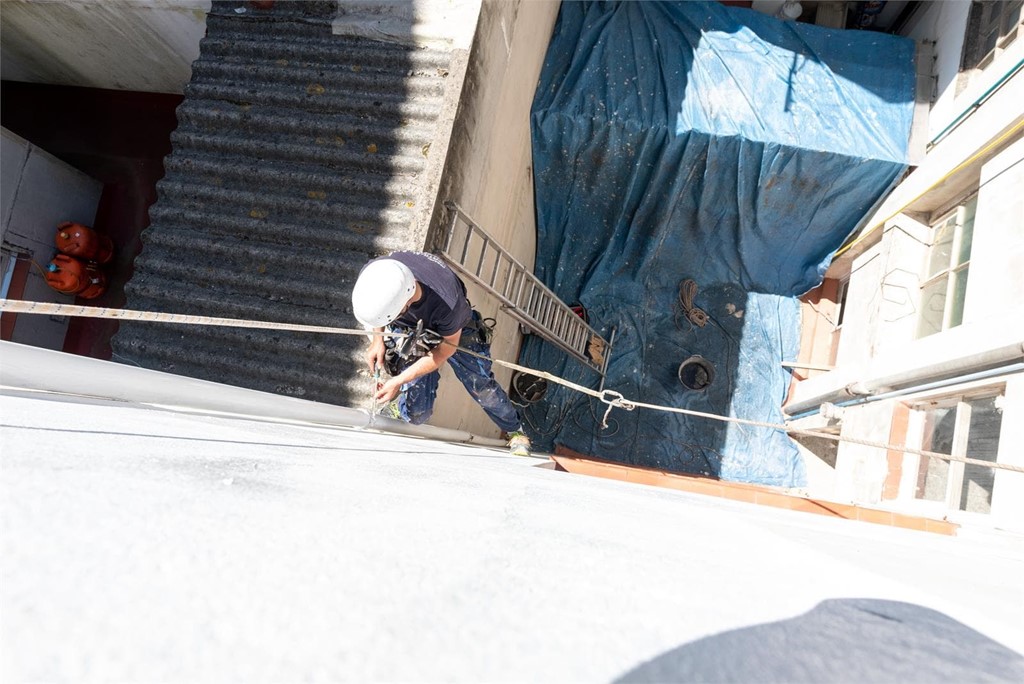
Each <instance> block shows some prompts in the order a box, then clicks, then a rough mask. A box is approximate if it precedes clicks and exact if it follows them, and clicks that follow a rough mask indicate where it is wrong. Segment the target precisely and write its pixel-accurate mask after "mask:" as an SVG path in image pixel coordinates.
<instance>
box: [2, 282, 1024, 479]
mask: <svg viewBox="0 0 1024 684" xmlns="http://www.w3.org/2000/svg"><path fill="white" fill-rule="evenodd" d="M0 311H10V312H12V313H28V314H46V315H57V316H84V317H87V318H112V319H116V320H136V321H147V322H156V323H180V324H183V325H218V326H227V327H233V328H260V329H269V330H293V331H298V332H320V333H328V334H336V335H371V334H376V335H387V336H392V337H408V335H407V334H402V333H389V332H385V333H375V332H373V331H367V330H358V329H353V328H331V327H325V326H317V325H297V324H289V323H271V322H267V321H247V320H242V319H235V318H216V317H212V316H190V315H187V314H167V313H156V312H151V311H134V310H131V309H109V308H104V307H93V306H78V305H74V304H54V303H49V302H27V301H21V300H14V299H0ZM441 343H442V344H449V345H451V343H450V342H447V341H445V340H442V342H441ZM452 346H454V347H455V348H456V349H457V350H458V351H463V352H466V353H467V354H470V355H472V356H475V357H477V358H481V359H484V360H487V361H490V362H491V363H495V364H497V365H499V366H503V367H505V368H510V369H512V370H517V371H520V372H522V373H529V374H531V375H535V376H537V377H540V378H544V379H545V380H548V381H550V382H553V383H555V384H557V385H562V386H563V387H568V388H569V389H572V390H575V391H577V392H580V393H582V394H586V395H588V396H590V397H593V398H595V399H598V400H599V401H601V402H602V403H604V404H607V405H608V408H607V409H605V413H604V417H603V419H602V421H601V427H602V428H606V427H607V422H608V417H609V415H610V414H611V411H612V409H613V408H621V409H622V410H624V411H633V410H635V409H637V408H644V409H650V410H653V411H665V412H668V413H678V414H682V415H687V416H693V417H696V418H706V419H709V420H718V421H724V422H728V423H736V424H738V425H747V426H750V427H760V428H767V429H771V430H779V431H782V432H785V433H789V434H798V435H808V436H812V437H821V438H824V439H830V440H833V441H837V442H849V443H851V444H859V445H862V446H867V447H874V448H878V449H886V450H890V451H901V452H905V453H910V454H916V455H918V456H925V457H927V458H938V459H941V460H944V461H955V462H959V463H965V464H968V465H977V466H982V467H985V468H996V469H999V470H1008V471H1011V472H1017V473H1024V466H1017V465H1011V464H1008V463H993V462H991V461H983V460H980V459H976V458H968V457H966V456H953V455H951V454H940V453H938V452H935V451H927V450H924V449H914V448H911V447H907V446H902V445H897V444H887V443H885V442H876V441H873V440H867V439H858V438H856V437H843V436H841V435H833V434H830V433H827V432H819V431H817V430H802V429H799V428H791V427H788V426H786V425H781V424H777V423H766V422H762V421H757V420H748V419H746V418H736V417H733V416H720V415H717V414H715V413H705V412H703V411H693V410H690V409H684V408H676V407H672V406H659V405H657V404H648V403H645V402H641V401H633V400H630V399H626V397H624V396H623V395H622V394H621V393H619V392H616V391H614V390H610V389H605V390H603V391H601V392H598V391H597V390H593V389H591V388H589V387H585V386H583V385H580V384H578V383H575V382H571V381H569V380H565V379H563V378H560V377H558V376H555V375H552V374H550V373H547V372H545V371H540V370H535V369H533V368H527V367H526V366H521V365H519V364H517V363H512V362H510V361H502V360H501V359H492V358H490V357H488V356H486V355H484V354H480V353H478V352H475V351H473V350H471V349H466V348H464V347H460V346H458V345H452Z"/></svg>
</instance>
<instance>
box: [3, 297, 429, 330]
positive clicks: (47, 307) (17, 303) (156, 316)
mask: <svg viewBox="0 0 1024 684" xmlns="http://www.w3.org/2000/svg"><path fill="white" fill-rule="evenodd" d="M0 311H10V312H11V313H27V314H45V315H50V316H82V317H85V318H112V319H114V320H119V321H146V322H148V323H180V324H182V325H217V326H224V327H228V328H259V329H262V330H291V331H294V332H317V333H327V334H329V335H380V336H386V337H397V338H400V337H408V336H409V335H408V334H405V333H392V332H383V333H378V332H375V331H373V330H360V329H356V328H332V327H327V326H322V325H302V324H299V323H272V322H269V321H247V320H243V319H238V318H217V317H215V316H191V315H188V314H170V313H156V312H154V311H134V310H132V309H110V308H106V307H99V306H79V305H77V304H54V303H52V302H27V301H23V300H19V299H0Z"/></svg>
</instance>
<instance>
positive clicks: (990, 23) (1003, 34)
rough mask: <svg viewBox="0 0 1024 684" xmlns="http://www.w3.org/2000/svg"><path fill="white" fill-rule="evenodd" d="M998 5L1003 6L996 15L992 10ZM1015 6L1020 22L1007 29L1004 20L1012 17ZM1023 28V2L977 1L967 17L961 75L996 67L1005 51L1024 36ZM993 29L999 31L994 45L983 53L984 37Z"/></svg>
mask: <svg viewBox="0 0 1024 684" xmlns="http://www.w3.org/2000/svg"><path fill="white" fill-rule="evenodd" d="M996 5H999V8H998V11H997V12H994V13H993V12H992V11H991V10H992V8H993V7H994V6H996ZM1014 5H1016V6H1017V7H1018V8H1019V10H1018V14H1017V21H1016V22H1015V23H1014V24H1013V25H1008V26H1006V27H1004V26H1003V23H1004V20H1005V19H1007V18H1008V17H1009V15H1010V10H1011V9H1012V8H1013V7H1014ZM1022 25H1024V6H1022V4H1021V3H1020V0H974V1H973V2H972V3H971V9H970V12H969V14H968V17H967V30H966V34H965V35H964V47H963V52H962V53H961V57H960V71H961V73H963V72H968V73H969V72H972V71H982V70H984V69H985V68H986V67H988V66H989V65H990V64H992V62H994V61H995V59H996V57H998V56H999V54H1000V53H1001V52H1002V51H1003V50H1005V49H1006V48H1007V47H1008V46H1009V45H1010V44H1011V43H1013V42H1014V41H1015V40H1017V39H1018V38H1020V37H1021V34H1022V33H1024V30H1022V28H1021V26H1022ZM986 29H989V30H986ZM991 30H994V31H996V32H997V35H996V38H995V41H994V44H993V46H992V47H991V48H989V49H988V50H987V51H986V52H984V53H982V52H981V50H982V49H983V48H984V43H985V40H984V37H985V36H986V35H987V34H988V33H990V31H991Z"/></svg>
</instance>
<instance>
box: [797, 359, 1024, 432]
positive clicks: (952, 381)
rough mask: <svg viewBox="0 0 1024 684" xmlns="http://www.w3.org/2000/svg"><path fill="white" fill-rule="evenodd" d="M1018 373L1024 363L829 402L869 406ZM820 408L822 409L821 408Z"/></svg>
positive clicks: (803, 415)
mask: <svg viewBox="0 0 1024 684" xmlns="http://www.w3.org/2000/svg"><path fill="white" fill-rule="evenodd" d="M1018 371H1024V363H1014V364H1010V365H1009V366H999V367H998V368H989V369H988V370H983V371H978V372H977V373H969V374H967V375H961V376H958V377H955V378H945V379H944V380H936V381H934V382H927V383H924V384H922V385H913V386H911V387H904V388H902V389H898V390H892V391H890V392H881V393H879V394H871V395H868V396H864V397H856V398H853V399H847V400H846V401H839V402H829V403H832V405H833V406H837V407H840V408H848V407H850V406H860V405H861V404H867V403H870V402H873V401H885V400H886V399H894V398H896V397H903V396H906V395H908V394H916V393H918V392H928V391H930V390H934V389H942V388H943V387H952V386H953V385H962V384H964V383H967V382H975V381H977V380H987V379H988V378H994V377H998V376H1001V375H1010V374H1012V373H1016V372H1018ZM819 408H820V407H819ZM818 411H819V409H818V408H816V409H812V410H809V411H804V412H802V413H798V414H795V415H790V416H789V418H788V420H789V421H794V420H800V419H801V418H807V417H809V416H813V415H816V414H817V413H818Z"/></svg>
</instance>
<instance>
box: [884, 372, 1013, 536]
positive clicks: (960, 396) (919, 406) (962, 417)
mask: <svg viewBox="0 0 1024 684" xmlns="http://www.w3.org/2000/svg"><path fill="white" fill-rule="evenodd" d="M1005 395H1006V384H1005V383H999V384H996V385H984V386H980V387H975V388H971V389H963V390H961V391H960V392H958V393H956V394H945V395H942V396H936V397H931V398H927V399H925V398H922V399H918V400H916V401H913V402H910V403H909V407H910V411H911V416H910V418H909V421H908V425H909V426H910V430H908V435H909V436H910V437H909V439H908V440H907V446H910V447H912V448H917V449H922V448H923V446H924V443H925V426H926V422H925V414H926V413H927V412H928V411H929V410H931V409H936V408H944V407H948V408H953V409H954V410H955V411H956V413H955V416H954V424H953V438H952V446H951V448H950V452H951V453H950V455H951V456H967V457H970V454H969V453H968V451H967V446H968V440H969V439H970V426H971V415H972V411H973V407H972V406H971V403H972V402H978V401H981V400H984V399H989V398H993V399H995V400H996V401H998V400H999V398H1000V397H1004V396H1005ZM1002 429H1003V427H1002V422H1001V421H1000V439H1001V436H1002V434H1001V433H1002ZM940 453H941V452H940ZM904 459H905V460H904V465H903V476H902V478H903V479H902V481H901V485H900V498H909V499H910V500H912V501H914V502H915V505H917V506H919V507H922V508H924V509H930V510H931V512H932V514H934V515H943V516H945V517H947V518H948V517H961V516H967V517H971V518H974V519H990V516H991V510H989V511H988V512H978V511H967V510H962V509H961V508H960V507H961V505H963V504H964V500H963V484H964V477H965V476H966V474H967V473H966V471H967V466H968V464H967V463H964V462H963V461H946V463H948V464H949V468H948V470H947V471H946V484H945V494H944V496H943V499H942V500H941V501H936V500H930V499H925V498H923V497H918V495H917V489H918V483H919V481H920V477H921V472H922V468H927V467H928V463H929V462H930V461H932V460H933V459H932V458H931V457H928V456H920V455H917V454H910V453H907V454H905V455H904ZM908 459H909V460H908ZM993 462H994V463H998V448H997V455H996V460H995V461H993ZM972 465H973V464H972ZM992 470H993V476H995V474H996V472H995V469H992ZM994 484H995V478H993V493H992V496H993V498H994V497H995V488H994Z"/></svg>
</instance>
